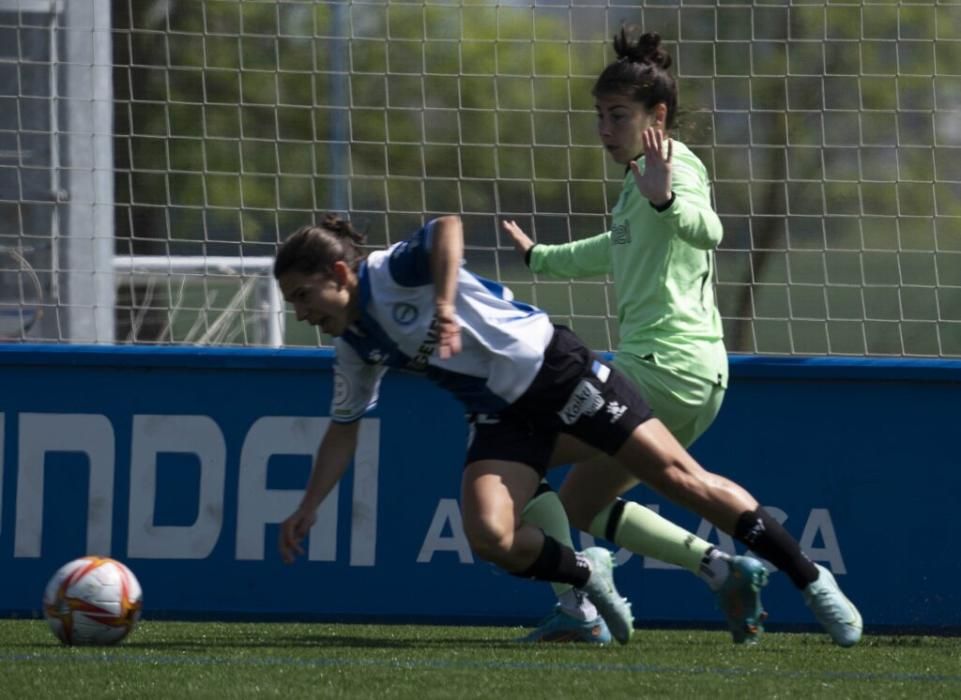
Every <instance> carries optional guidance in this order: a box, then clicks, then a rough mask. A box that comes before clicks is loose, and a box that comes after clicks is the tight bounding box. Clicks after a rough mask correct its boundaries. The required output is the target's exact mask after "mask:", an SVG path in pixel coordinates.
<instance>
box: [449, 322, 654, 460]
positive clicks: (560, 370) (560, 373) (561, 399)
mask: <svg viewBox="0 0 961 700" xmlns="http://www.w3.org/2000/svg"><path fill="white" fill-rule="evenodd" d="M651 415H652V414H651V409H650V407H649V406H648V405H647V403H646V402H645V401H644V399H643V398H641V395H640V394H639V393H638V391H637V389H636V388H635V387H634V385H633V384H631V382H630V381H629V380H628V379H627V378H626V377H625V376H624V375H623V374H621V373H620V372H618V371H617V370H616V369H614V368H613V367H612V366H611V365H610V364H608V363H607V362H605V361H604V360H602V359H601V358H600V357H598V356H597V355H595V354H594V353H592V352H591V351H590V350H589V349H588V348H587V347H586V346H585V345H584V344H583V343H582V342H581V340H580V339H579V338H578V337H577V336H576V335H574V333H572V332H571V331H570V330H568V329H567V328H565V327H563V326H555V327H554V337H553V338H552V339H551V342H550V344H549V345H548V346H547V348H546V349H545V350H544V364H543V365H542V366H541V369H540V371H539V372H538V373H537V376H536V377H535V378H534V381H533V382H532V383H531V385H530V387H529V388H528V389H527V391H525V392H524V394H523V395H521V397H520V398H519V399H518V400H517V401H515V402H514V403H513V404H511V405H510V406H509V407H507V408H506V409H504V410H503V411H501V412H500V413H496V414H489V413H487V414H471V415H470V416H468V419H469V421H470V437H469V441H468V448H467V462H466V463H467V464H471V463H472V462H477V461H479V460H482V459H497V460H506V461H511V462H522V463H524V464H528V465H530V466H531V467H533V468H534V469H536V470H537V471H538V472H540V473H541V474H544V473H545V472H546V471H547V468H548V467H549V466H550V457H551V453H552V452H553V450H554V445H555V443H556V442H557V436H558V434H559V433H568V434H570V435H573V436H574V437H576V438H578V439H579V440H581V441H582V442H584V443H586V444H588V445H590V446H591V447H595V448H597V449H598V450H601V451H603V452H606V453H607V454H610V455H613V454H615V453H616V452H617V451H618V450H619V449H621V446H622V445H623V444H624V443H625V442H626V441H627V439H628V437H630V435H631V433H633V432H634V429H635V428H636V427H637V426H638V425H640V424H641V423H643V422H644V421H646V420H648V419H649V418H651Z"/></svg>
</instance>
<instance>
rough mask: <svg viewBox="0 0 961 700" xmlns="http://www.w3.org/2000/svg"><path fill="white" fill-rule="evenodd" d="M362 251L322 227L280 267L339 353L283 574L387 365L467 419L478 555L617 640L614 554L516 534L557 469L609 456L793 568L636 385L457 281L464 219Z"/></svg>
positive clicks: (280, 259)
mask: <svg viewBox="0 0 961 700" xmlns="http://www.w3.org/2000/svg"><path fill="white" fill-rule="evenodd" d="M359 243H360V237H359V236H358V235H357V234H356V232H355V231H354V230H353V228H352V227H351V226H350V224H349V223H348V222H346V221H344V220H341V219H339V218H337V217H335V216H332V215H328V217H327V218H326V219H325V220H324V221H323V222H322V223H321V225H319V226H308V227H304V228H302V229H300V230H299V231H297V232H295V233H294V234H292V235H291V236H290V237H289V238H288V239H287V240H286V241H285V242H284V244H283V245H282V246H281V248H280V250H279V251H278V254H277V259H276V261H275V264H274V275H275V276H276V278H277V280H278V282H279V284H280V287H281V290H282V292H283V295H284V298H285V299H286V300H287V301H288V302H290V303H291V304H293V306H294V309H295V311H296V313H297V318H298V320H302V321H308V322H309V323H311V324H314V325H317V326H320V327H321V329H322V330H323V331H324V332H326V333H328V334H330V335H332V336H334V337H335V338H336V341H335V343H336V353H337V357H336V361H335V391H334V398H333V402H332V406H331V414H332V422H331V424H330V426H329V428H328V430H327V432H326V434H325V435H324V437H323V439H322V441H321V444H320V447H319V448H318V451H317V455H316V458H315V460H314V468H313V471H312V473H311V477H310V481H309V483H308V485H307V489H306V491H305V493H304V497H303V500H302V501H301V504H300V505H299V506H298V508H297V509H296V510H295V512H294V513H293V514H291V515H290V516H289V517H288V518H287V519H286V520H285V521H284V523H283V524H282V526H281V532H280V538H279V548H280V552H281V555H282V557H283V558H284V560H285V561H288V562H290V561H292V560H293V559H294V558H295V557H296V555H297V554H302V553H303V549H302V546H301V542H302V540H303V538H304V537H305V536H306V534H307V532H308V531H309V529H310V527H311V525H312V524H313V523H314V520H315V517H316V515H315V513H316V510H317V508H318V507H319V505H320V504H321V502H322V501H323V500H324V498H325V497H326V496H327V494H328V493H329V492H330V491H331V489H332V488H333V487H334V485H335V484H336V483H337V481H338V480H339V479H340V478H341V476H342V475H343V473H344V471H345V470H346V469H347V466H348V465H349V464H350V461H351V458H352V456H353V454H354V448H355V447H356V442H357V434H358V425H359V419H360V418H361V416H362V415H363V414H364V413H365V412H366V411H367V410H369V409H370V408H371V407H372V406H373V405H375V403H376V400H377V393H378V388H379V383H380V379H381V377H382V376H383V374H384V372H385V371H386V370H387V369H388V368H391V367H394V368H398V369H403V370H407V371H412V372H418V373H421V374H424V375H425V376H426V377H427V378H428V379H430V380H432V381H434V382H436V383H437V384H439V385H440V386H442V387H444V388H445V389H447V390H448V391H450V392H451V393H453V394H454V396H456V397H457V398H458V399H460V400H461V401H462V402H463V404H464V405H465V407H466V409H467V411H468V413H469V414H470V417H471V434H470V439H469V444H468V447H467V456H466V460H465V467H464V472H463V479H462V497H461V507H462V511H463V524H464V532H465V535H466V536H467V539H468V541H469V543H470V545H471V548H472V549H473V550H474V552H475V553H476V554H477V555H478V556H479V557H481V558H483V559H486V560H488V561H491V562H493V563H495V564H497V565H499V566H500V567H502V568H503V569H505V570H506V571H508V572H510V573H513V574H515V575H518V576H522V577H526V578H533V579H537V580H543V581H551V582H560V583H568V584H570V585H572V586H574V587H575V588H577V589H580V590H583V591H584V593H585V594H586V595H587V597H588V598H589V599H590V601H591V602H592V603H594V605H595V606H596V607H597V609H598V612H599V613H600V615H601V616H602V617H603V618H604V620H605V621H606V623H607V625H608V627H609V628H610V632H611V634H612V635H613V636H614V638H616V639H617V640H618V641H620V642H621V643H626V642H627V641H628V640H629V639H630V636H631V633H632V630H633V618H632V616H631V613H630V606H629V604H628V603H627V601H626V600H624V599H623V598H621V596H620V595H619V594H618V593H617V591H616V589H615V588H614V585H613V578H612V576H611V568H612V565H613V564H612V559H611V555H610V552H608V551H607V550H605V549H602V548H598V547H592V548H589V549H587V550H584V551H583V552H574V551H573V549H571V548H570V547H568V546H566V545H564V544H562V543H560V542H558V541H557V540H555V539H554V538H552V537H550V536H548V535H545V534H544V532H542V531H541V530H540V529H538V528H536V527H533V526H531V525H528V524H525V523H524V522H523V521H522V517H521V512H522V511H523V509H524V507H525V505H526V504H527V502H528V501H529V500H530V499H531V497H532V496H533V495H534V494H535V493H536V492H537V490H538V487H539V484H540V481H541V478H542V476H543V475H544V473H545V472H546V470H547V469H549V468H550V467H553V466H556V465H560V464H568V463H571V462H576V461H580V460H581V459H584V458H586V457H588V456H590V455H596V454H598V453H599V452H603V453H606V454H607V455H609V456H610V457H612V458H613V459H612V460H610V461H609V462H601V463H598V464H599V467H598V468H610V469H624V470H627V471H628V472H630V473H631V474H633V475H635V476H636V477H637V478H638V479H640V480H642V481H644V482H646V483H647V484H648V485H650V486H651V487H652V488H654V489H655V490H657V491H659V492H660V493H661V494H663V495H664V496H666V497H667V498H669V499H671V500H673V501H675V502H676V503H679V504H680V505H683V506H685V507H687V508H689V509H690V510H692V511H694V512H696V513H697V514H699V515H701V516H702V517H704V518H706V519H707V520H709V521H711V522H712V523H714V525H716V526H717V527H718V528H720V529H721V530H723V531H725V532H727V533H728V534H731V535H733V536H734V537H736V538H737V539H739V540H740V541H742V542H743V543H744V544H746V545H747V546H748V547H749V548H751V549H753V550H755V551H756V552H757V553H759V554H760V555H761V556H765V555H766V553H769V552H771V551H777V552H779V553H782V554H785V555H786V556H795V555H799V553H800V548H799V546H798V544H797V542H796V541H795V540H794V539H793V538H792V537H791V536H790V535H789V534H788V533H787V532H786V531H785V530H784V529H783V528H782V527H781V526H780V525H779V524H777V523H776V521H773V525H772V526H770V527H767V528H761V529H759V530H757V531H751V532H750V533H747V535H745V536H743V537H742V536H740V535H739V534H738V533H736V532H735V526H736V524H737V522H738V520H739V518H740V517H741V516H742V515H743V514H744V513H746V512H754V511H756V510H757V509H758V508H759V505H758V503H757V501H756V500H755V499H754V498H753V497H752V496H751V495H750V494H749V493H748V492H747V491H745V490H744V489H743V488H742V487H740V486H739V485H737V484H735V483H733V482H731V481H730V480H728V479H726V478H724V477H722V476H719V475H717V474H712V473H709V472H707V471H705V470H704V469H703V468H702V467H701V466H700V465H699V464H698V463H697V462H696V461H695V460H694V459H693V458H692V457H691V456H690V455H689V454H688V453H687V451H686V450H685V449H684V448H683V447H682V446H681V445H680V443H678V442H677V440H676V439H675V438H674V437H673V436H672V435H671V433H670V432H669V431H668V430H667V428H665V426H664V425H663V424H662V423H661V422H660V421H659V420H657V419H656V418H654V417H653V416H652V414H651V410H650V408H649V407H648V406H647V404H646V403H645V401H644V400H643V398H642V397H641V396H640V395H639V394H638V393H637V390H636V389H635V388H634V387H633V385H632V384H631V383H630V382H628V381H627V380H626V379H625V378H624V377H623V376H622V375H621V374H620V373H619V372H618V371H617V370H615V369H613V368H612V367H611V366H610V365H609V364H608V363H606V362H605V361H603V360H601V359H600V358H598V357H597V356H595V355H594V354H593V353H591V352H590V350H588V349H587V348H586V347H585V346H584V344H583V343H582V342H581V341H580V340H579V339H578V338H577V336H575V335H574V334H573V333H572V332H571V331H569V330H568V329H566V328H563V327H561V326H554V325H552V324H551V323H550V321H549V319H548V318H547V316H546V314H544V312H543V311H541V310H540V309H537V308H534V307H532V306H529V305H526V304H521V303H518V302H515V301H514V300H513V299H511V297H510V294H509V293H508V292H507V290H506V289H504V288H503V287H501V286H500V285H497V284H495V283H493V282H490V281H488V280H484V279H482V278H479V277H477V276H475V275H472V274H471V273H470V272H468V271H467V270H466V269H464V268H463V267H462V265H461V260H462V257H463V227H462V224H461V221H460V219H459V217H456V216H446V217H441V218H439V219H435V220H433V221H431V222H429V223H428V224H427V225H426V226H424V227H423V228H422V229H420V230H419V231H418V232H417V233H415V234H414V236H412V237H411V238H410V239H408V240H406V241H403V242H401V243H397V244H395V245H394V246H392V247H391V248H389V249H388V250H386V251H379V252H376V253H372V254H371V255H370V256H369V257H367V258H364V256H363V255H362V254H361V253H360V250H359V248H358V244H359ZM588 496H589V494H588ZM766 558H769V557H766ZM845 600H846V599H845ZM850 607H851V610H852V611H853V613H852V614H857V611H856V610H854V609H853V606H850Z"/></svg>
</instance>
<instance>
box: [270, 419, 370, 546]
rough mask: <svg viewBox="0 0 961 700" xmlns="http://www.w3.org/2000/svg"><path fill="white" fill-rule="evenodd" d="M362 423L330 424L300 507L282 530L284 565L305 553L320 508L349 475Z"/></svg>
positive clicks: (281, 544)
mask: <svg viewBox="0 0 961 700" xmlns="http://www.w3.org/2000/svg"><path fill="white" fill-rule="evenodd" d="M359 429H360V421H359V420H356V421H354V422H352V423H333V422H332V423H331V424H330V426H329V427H328V428H327V432H326V433H325V434H324V439H323V440H321V442H320V447H319V448H317V454H316V455H315V456H314V468H313V470H312V471H311V473H310V481H309V482H308V483H307V490H306V491H304V497H303V499H301V501H300V505H299V506H297V510H295V511H294V512H293V513H292V514H291V515H290V516H289V517H288V518H287V519H286V520H284V522H283V523H282V524H281V526H280V537H279V542H278V546H279V548H280V556H281V558H283V560H284V562H285V563H287V564H290V563H291V562H293V561H294V559H296V558H297V556H299V555H301V554H303V553H304V548H303V546H302V544H301V543H302V542H303V541H304V537H306V536H307V533H308V532H309V531H310V528H311V526H312V525H313V524H314V521H315V520H316V519H317V508H318V507H319V506H320V504H321V503H323V502H324V499H325V498H327V494H329V493H330V492H331V491H332V490H333V488H334V486H336V485H337V482H338V481H340V478H341V477H342V476H343V475H344V472H345V471H347V467H349V466H350V462H351V460H352V459H353V457H354V450H355V449H356V447H357V433H358V430H359Z"/></svg>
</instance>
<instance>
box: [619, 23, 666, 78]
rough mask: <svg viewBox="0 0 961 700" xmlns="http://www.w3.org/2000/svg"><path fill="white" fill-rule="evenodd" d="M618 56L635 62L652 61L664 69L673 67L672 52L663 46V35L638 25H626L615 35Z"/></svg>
mask: <svg viewBox="0 0 961 700" xmlns="http://www.w3.org/2000/svg"><path fill="white" fill-rule="evenodd" d="M614 51H615V52H616V53H617V57H618V58H621V59H625V60H628V61H631V62H633V63H651V64H653V65H655V66H659V67H660V68H663V69H664V70H667V69H668V68H670V67H671V63H672V62H673V61H672V60H671V54H669V53H668V52H667V51H665V50H664V49H662V48H661V35H660V34H658V33H657V32H644V33H641V30H640V28H639V27H637V26H636V25H633V24H631V25H624V26H622V27H621V30H620V31H619V32H618V33H617V34H615V35H614Z"/></svg>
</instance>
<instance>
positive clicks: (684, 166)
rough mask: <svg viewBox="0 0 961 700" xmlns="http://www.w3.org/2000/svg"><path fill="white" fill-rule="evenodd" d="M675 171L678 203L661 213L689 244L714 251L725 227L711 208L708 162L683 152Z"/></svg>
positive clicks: (676, 162)
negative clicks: (704, 163)
mask: <svg viewBox="0 0 961 700" xmlns="http://www.w3.org/2000/svg"><path fill="white" fill-rule="evenodd" d="M671 174H672V180H671V185H672V188H673V190H674V203H673V204H672V205H671V206H670V207H668V208H667V209H666V210H664V211H662V212H658V213H657V216H658V217H659V218H660V219H661V220H662V221H664V223H666V224H667V225H669V226H670V227H671V228H673V229H674V232H675V234H676V235H677V237H678V238H680V239H681V240H682V241H684V242H685V243H687V244H688V245H690V246H692V247H694V248H698V249H700V250H713V249H714V248H716V247H717V246H718V244H719V243H720V242H721V237H722V235H723V233H724V229H723V227H722V226H721V220H720V218H719V217H718V215H717V213H716V212H715V211H714V209H713V207H711V189H710V185H709V184H708V180H707V173H706V172H705V171H704V165H703V164H702V163H701V162H700V161H699V160H697V158H696V156H694V155H693V154H690V155H688V154H685V155H681V156H679V157H678V158H676V159H675V161H674V165H673V168H672V172H671Z"/></svg>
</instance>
